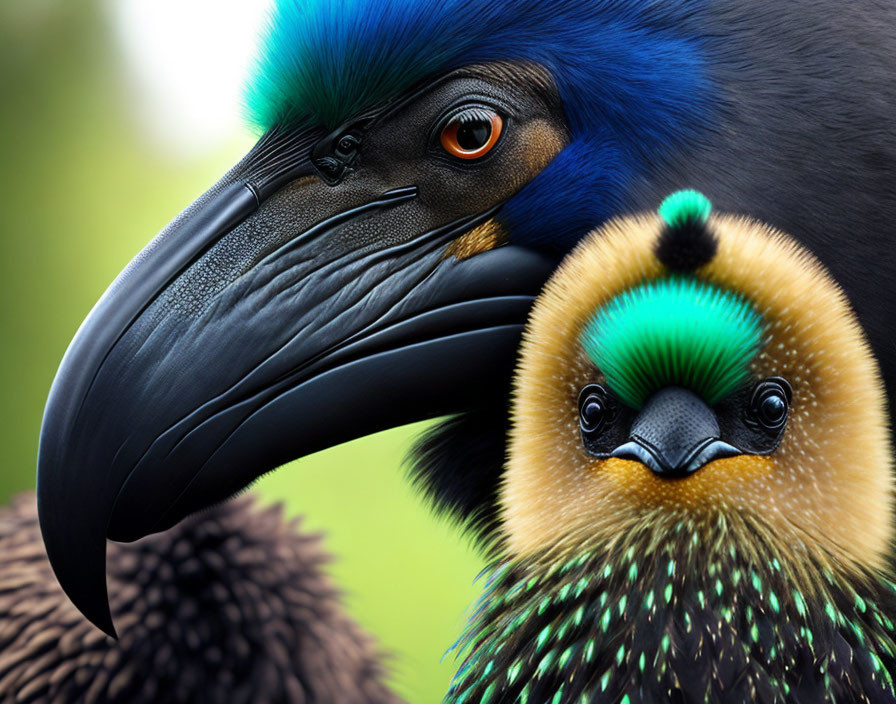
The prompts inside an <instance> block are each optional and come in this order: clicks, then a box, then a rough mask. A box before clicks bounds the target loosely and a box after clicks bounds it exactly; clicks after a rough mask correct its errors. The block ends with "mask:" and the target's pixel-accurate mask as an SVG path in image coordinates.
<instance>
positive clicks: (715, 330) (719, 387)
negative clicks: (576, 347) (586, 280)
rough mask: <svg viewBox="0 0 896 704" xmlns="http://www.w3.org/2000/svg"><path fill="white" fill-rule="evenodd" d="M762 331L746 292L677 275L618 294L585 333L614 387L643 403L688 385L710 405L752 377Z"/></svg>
mask: <svg viewBox="0 0 896 704" xmlns="http://www.w3.org/2000/svg"><path fill="white" fill-rule="evenodd" d="M762 333H763V329H762V322H761V318H760V316H759V314H758V313H757V312H756V311H755V310H754V308H753V307H752V306H751V305H750V303H749V302H748V301H747V300H746V299H744V298H743V297H742V296H739V295H737V294H735V293H732V292H730V291H725V290H723V289H721V288H718V287H717V286H714V285H712V284H709V283H706V282H703V281H699V280H697V279H693V278H685V277H680V276H675V277H670V278H665V279H659V280H656V281H652V282H649V283H646V284H642V285H640V286H637V287H636V288H633V289H631V290H629V291H626V292H624V293H622V294H620V295H618V296H616V297H615V298H614V299H612V300H611V301H610V302H609V303H607V304H605V305H604V306H603V307H602V308H601V309H600V310H598V311H597V312H596V313H595V314H594V316H593V317H592V318H591V320H590V321H589V322H588V324H587V325H586V326H585V329H584V330H583V332H582V336H581V338H580V339H581V342H582V346H583V347H584V348H585V351H586V352H587V353H588V355H589V357H591V359H592V360H593V362H594V363H595V364H596V365H597V367H598V368H599V369H600V370H601V371H602V372H603V373H604V375H605V376H606V379H607V384H608V386H609V387H610V388H611V389H612V390H613V391H614V392H615V393H616V394H617V395H618V396H619V397H620V398H621V399H622V401H623V402H624V403H626V404H628V405H629V406H631V407H632V408H635V409H640V408H641V407H642V406H643V405H644V402H645V401H646V400H647V398H648V397H649V396H650V395H651V394H653V393H654V392H655V391H658V390H659V389H662V388H664V387H666V386H683V387H685V388H689V389H691V390H692V391H694V392H695V393H697V394H699V395H700V396H702V397H703V399H704V400H705V401H706V402H707V403H709V404H713V403H716V402H718V401H720V400H721V399H723V398H725V397H726V396H728V395H729V394H730V393H732V392H733V391H735V390H737V389H738V388H739V387H740V386H741V385H742V384H744V383H745V382H746V381H747V379H748V377H749V365H750V362H751V360H752V359H753V357H754V356H755V354H756V352H757V351H758V349H759V345H760V342H761V340H762Z"/></svg>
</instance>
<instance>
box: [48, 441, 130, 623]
mask: <svg viewBox="0 0 896 704" xmlns="http://www.w3.org/2000/svg"><path fill="white" fill-rule="evenodd" d="M47 444H49V443H44V442H43V441H42V443H41V449H42V450H45V449H46V446H47ZM48 454H51V453H45V452H41V453H40V455H39V458H38V473H37V514H38V523H39V525H40V531H41V536H42V537H43V541H44V546H45V548H46V551H47V558H48V559H49V562H50V566H51V567H52V568H53V572H54V573H55V575H56V579H57V580H58V581H59V584H60V586H61V587H62V590H63V591H64V592H65V594H66V596H68V598H69V599H70V600H71V602H72V603H73V604H74V605H75V606H76V607H77V608H78V610H79V611H80V612H81V613H82V614H84V616H85V617H86V618H87V619H88V620H89V621H90V622H91V623H93V624H94V625H95V626H96V627H97V628H99V629H100V630H101V631H103V632H104V633H105V634H106V635H108V636H111V637H112V638H117V637H118V636H117V634H116V631H115V626H114V624H113V623H112V613H111V609H110V606H109V595H108V590H107V587H106V515H107V512H106V511H105V510H104V508H103V506H104V504H105V501H103V500H102V499H99V500H98V497H97V495H96V494H92V495H91V491H90V489H91V487H90V482H89V481H88V480H86V478H85V480H84V481H83V482H76V483H74V484H69V483H67V482H65V481H62V479H63V477H61V476H60V473H59V471H58V464H54V463H51V462H50V461H48V459H47V455H48ZM65 475H66V476H68V477H71V476H72V474H71V473H68V472H66V473H65ZM74 476H82V477H86V476H89V475H88V474H87V473H78V472H75V473H74Z"/></svg>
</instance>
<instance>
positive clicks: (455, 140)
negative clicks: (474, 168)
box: [441, 107, 504, 159]
mask: <svg viewBox="0 0 896 704" xmlns="http://www.w3.org/2000/svg"><path fill="white" fill-rule="evenodd" d="M503 127H504V120H502V119H501V116H500V115H499V114H498V113H496V112H495V111H494V110H490V109H489V108H483V107H471V108H467V109H466V110H464V111H463V112H460V113H458V114H457V115H455V116H454V117H452V118H451V121H450V122H449V123H448V124H447V125H445V127H444V129H443V130H442V135H441V142H442V148H443V149H444V150H445V151H446V152H448V153H449V154H451V155H452V156H456V157H459V158H461V159H478V158H480V157H483V156H485V155H486V154H488V153H489V152H490V151H491V150H492V147H494V146H495V143H496V142H497V141H498V137H500V136H501V130H502V129H503Z"/></svg>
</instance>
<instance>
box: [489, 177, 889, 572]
mask: <svg viewBox="0 0 896 704" xmlns="http://www.w3.org/2000/svg"><path fill="white" fill-rule="evenodd" d="M516 383H517V394H516V399H515V406H514V413H513V417H514V425H513V430H512V440H511V448H510V461H509V465H508V470H507V475H506V482H505V485H504V490H503V495H502V506H503V519H504V521H503V526H504V532H505V536H504V537H505V540H506V544H507V547H508V549H509V550H510V551H511V553H513V554H515V555H526V554H534V553H538V552H543V551H545V550H549V549H551V548H552V547H553V546H558V545H559V546H563V545H573V546H575V545H579V546H581V545H582V544H589V545H593V544H595V541H597V542H598V543H600V542H601V541H602V542H603V543H604V544H606V543H609V542H611V541H612V540H614V539H615V538H618V537H619V536H621V535H626V534H627V533H628V534H634V533H637V532H638V531H647V532H650V531H656V532H658V533H660V532H662V533H666V532H671V527H673V526H676V525H679V526H680V525H687V526H691V529H689V531H688V534H687V535H681V536H679V537H680V538H681V540H684V541H688V540H690V539H691V537H692V536H691V534H690V533H691V530H694V528H693V527H694V526H699V525H700V524H701V522H704V521H705V522H707V523H709V524H712V525H716V524H717V523H718V521H719V519H722V520H725V521H727V525H728V526H729V528H730V527H732V526H734V527H736V526H741V527H749V528H748V530H749V531H751V532H752V535H751V536H742V537H743V540H742V541H741V543H740V545H750V544H751V543H753V544H760V543H761V542H762V540H761V538H760V537H758V536H760V535H762V536H766V537H768V538H769V540H770V541H772V542H775V543H776V544H779V543H780V544H784V545H789V546H791V547H794V549H795V550H796V551H797V552H799V550H798V549H796V548H795V546H802V548H800V549H806V550H810V551H813V552H814V553H817V554H819V555H825V556H827V557H828V558H833V559H835V560H836V561H838V562H840V563H842V564H845V565H847V566H848V565H853V566H862V567H866V568H877V567H881V566H882V565H883V564H884V557H885V555H886V553H887V552H888V549H889V544H890V539H891V537H892V509H893V497H892V479H891V472H892V469H893V467H892V447H891V441H890V434H889V430H888V420H887V415H886V411H885V400H884V394H883V386H882V383H881V380H880V375H879V371H878V367H877V364H876V361H875V359H874V358H873V356H872V354H871V352H870V350H869V347H868V344H867V341H866V339H865V337H864V334H863V332H862V329H861V327H860V326H859V324H858V321H857V319H856V317H855V315H854V313H853V311H852V309H851V308H850V305H849V303H848V302H847V299H846V297H845V296H844V295H843V293H842V292H841V290H840V288H839V286H838V285H837V284H836V283H835V282H834V280H833V279H832V278H831V277H830V275H829V274H828V273H827V272H826V271H825V269H824V268H823V267H822V266H821V265H820V264H819V263H818V261H817V260H816V259H815V258H814V257H812V256H811V255H810V254H808V253H807V252H806V251H805V250H804V249H803V248H801V247H800V246H798V245H797V244H795V243H794V241H793V240H791V239H790V238H788V237H787V236H785V235H783V234H782V233H780V232H777V231H775V230H773V229H771V228H769V227H767V226H765V225H763V224H760V223H758V222H756V221H753V220H749V219H745V218H742V217H736V216H729V215H718V216H717V215H712V216H710V209H709V203H708V201H706V199H705V198H703V197H702V196H700V195H699V194H696V193H694V192H693V191H685V192H680V193H678V194H676V195H674V196H671V197H670V198H669V199H667V200H666V201H665V202H664V204H663V207H662V208H661V209H660V214H659V215H656V216H641V217H630V218H623V219H618V220H614V221H612V222H610V223H608V224H607V225H606V226H605V227H603V228H602V229H600V230H598V231H596V232H595V233H594V234H592V235H590V236H589V237H588V238H587V240H586V241H584V242H583V243H582V244H580V245H579V247H578V249H576V250H575V252H574V253H573V254H571V255H570V256H569V258H568V259H567V260H566V261H565V263H564V264H563V265H562V267H561V268H560V270H559V271H558V272H557V274H556V275H555V276H554V278H553V279H552V280H551V281H550V282H549V284H548V285H547V287H546V290H545V293H544V294H543V296H542V297H541V298H540V299H539V303H538V304H537V306H536V308H535V310H534V312H533V316H532V320H531V324H530V327H529V329H528V331H527V333H526V336H525V342H524V345H523V352H522V360H521V363H520V368H519V370H518V377H517V382H516ZM680 519H684V520H680ZM745 529H746V528H745ZM698 532H699V531H698ZM736 532H737V531H735V534H736ZM727 534H728V535H729V538H731V547H732V549H733V548H734V544H735V541H734V540H733V534H732V533H730V532H729V533H727ZM656 537H657V539H658V540H663V539H666V538H668V537H669V536H668V534H667V535H663V536H660V535H657V536H656ZM704 549H707V550H708V549H709V547H708V546H704ZM714 549H715V548H714ZM718 549H720V550H721V549H727V548H724V547H719V548H718Z"/></svg>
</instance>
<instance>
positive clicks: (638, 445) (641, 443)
mask: <svg viewBox="0 0 896 704" xmlns="http://www.w3.org/2000/svg"><path fill="white" fill-rule="evenodd" d="M740 454H742V453H741V451H740V450H738V449H737V448H736V447H734V446H733V445H729V444H728V443H726V442H723V441H722V440H720V439H719V422H718V419H717V418H716V415H715V413H713V411H712V409H711V408H710V407H709V406H707V405H706V403H705V402H704V401H703V399H701V398H700V397H699V396H697V394H695V393H693V392H692V391H689V390H688V389H682V388H678V387H670V388H666V389H663V390H661V391H658V392H657V393H655V394H654V395H653V396H651V397H650V398H649V399H647V403H646V404H645V405H644V408H643V409H641V412H640V413H639V414H638V416H637V417H636V418H635V422H634V423H633V424H632V429H631V439H630V440H629V441H628V442H627V443H625V444H624V445H620V446H619V447H617V448H616V450H614V451H613V452H612V455H613V456H614V457H622V458H625V459H632V460H637V461H639V462H641V463H642V464H644V465H646V466H647V467H649V468H650V469H651V470H652V471H653V472H654V473H655V474H657V475H659V476H661V477H669V478H672V477H686V476H688V475H689V474H693V473H694V472H696V471H697V470H698V469H700V468H701V467H703V466H705V465H707V464H709V463H710V462H712V461H713V460H716V459H719V458H721V457H733V456H734V455H740Z"/></svg>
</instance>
